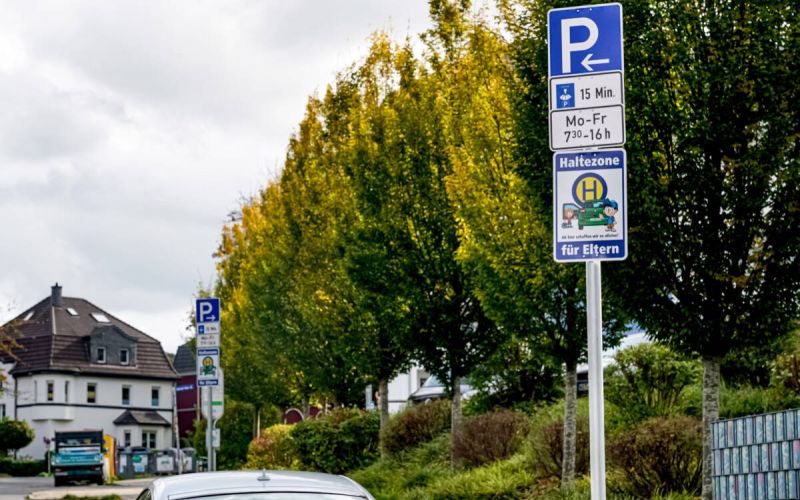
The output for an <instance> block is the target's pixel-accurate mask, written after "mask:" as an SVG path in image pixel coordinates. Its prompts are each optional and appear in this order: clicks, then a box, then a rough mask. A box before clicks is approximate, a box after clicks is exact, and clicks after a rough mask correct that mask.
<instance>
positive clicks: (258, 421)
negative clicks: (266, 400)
mask: <svg viewBox="0 0 800 500" xmlns="http://www.w3.org/2000/svg"><path fill="white" fill-rule="evenodd" d="M255 424H256V437H257V438H259V437H261V405H258V406H256V422H255Z"/></svg>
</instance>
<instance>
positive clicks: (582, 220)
mask: <svg viewBox="0 0 800 500" xmlns="http://www.w3.org/2000/svg"><path fill="white" fill-rule="evenodd" d="M605 202H606V200H591V201H587V202H586V203H585V204H584V205H583V208H581V209H580V210H579V211H578V229H583V228H584V226H605V225H606V220H607V219H606V216H605V214H604V213H603V204H604V203H605Z"/></svg>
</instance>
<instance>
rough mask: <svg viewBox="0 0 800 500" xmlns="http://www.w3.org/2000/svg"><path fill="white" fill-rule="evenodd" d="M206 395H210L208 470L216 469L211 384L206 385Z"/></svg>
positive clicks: (207, 431)
mask: <svg viewBox="0 0 800 500" xmlns="http://www.w3.org/2000/svg"><path fill="white" fill-rule="evenodd" d="M205 390H206V395H207V396H208V417H207V419H206V443H208V448H207V450H206V453H207V455H206V456H207V457H208V458H207V460H208V470H209V471H215V470H216V468H215V465H216V464H214V443H213V439H214V438H213V435H214V424H213V423H212V420H213V416H214V414H213V413H212V412H213V411H214V408H213V402H212V397H211V386H210V385H207V386H206V387H205Z"/></svg>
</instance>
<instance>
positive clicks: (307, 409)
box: [303, 396, 311, 420]
mask: <svg viewBox="0 0 800 500" xmlns="http://www.w3.org/2000/svg"><path fill="white" fill-rule="evenodd" d="M309 418H311V400H310V399H309V397H308V396H304V397H303V420H308V419H309Z"/></svg>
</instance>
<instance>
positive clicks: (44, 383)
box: [0, 285, 177, 458]
mask: <svg viewBox="0 0 800 500" xmlns="http://www.w3.org/2000/svg"><path fill="white" fill-rule="evenodd" d="M9 325H13V326H12V327H11V329H12V331H13V335H14V337H15V340H16V342H17V344H18V347H17V348H15V349H14V351H13V354H14V357H11V356H5V358H3V360H2V361H3V363H2V364H0V369H2V370H3V373H4V374H5V376H6V381H5V382H4V385H3V390H2V393H0V414H2V413H4V414H5V416H7V417H9V418H12V419H17V420H24V421H26V422H27V423H28V424H29V425H30V426H31V428H32V429H33V430H34V432H35V434H36V437H35V438H34V440H33V442H32V443H31V444H30V445H29V446H27V447H25V448H23V449H21V450H19V451H18V453H17V454H18V456H30V457H32V458H43V457H44V455H45V452H46V450H47V447H48V445H47V442H48V441H49V440H51V439H52V438H53V437H54V434H55V432H57V431H74V430H82V429H102V430H103V433H104V434H107V435H110V436H112V437H114V438H115V439H116V441H117V445H118V446H119V447H126V446H143V447H146V448H153V449H158V448H166V447H171V446H173V445H174V444H173V427H174V407H175V404H174V399H173V395H174V389H175V381H176V380H177V375H176V373H175V371H174V369H173V368H172V365H171V364H170V362H169V360H168V359H167V357H166V355H165V354H164V351H163V349H162V348H161V345H160V343H159V342H158V341H156V340H155V339H153V338H151V337H149V336H147V335H146V334H144V333H142V332H140V331H138V330H136V329H135V328H133V327H131V326H130V325H128V324H126V323H124V322H122V321H121V320H119V319H117V318H115V317H114V316H112V315H110V314H109V313H107V312H105V311H103V310H101V309H99V308H98V307H97V306H95V305H94V304H92V303H90V302H88V301H86V300H84V299H76V298H67V297H61V287H59V286H58V285H56V286H55V287H53V290H52V293H51V297H48V298H47V299H45V300H43V301H41V302H39V303H38V304H36V305H35V306H33V307H32V308H31V309H29V310H28V311H26V312H23V313H22V315H20V317H18V318H17V319H15V320H12V322H10V323H9Z"/></svg>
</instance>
